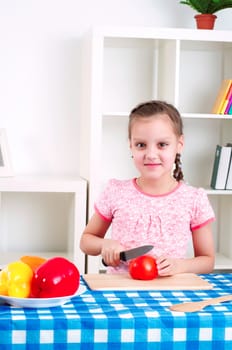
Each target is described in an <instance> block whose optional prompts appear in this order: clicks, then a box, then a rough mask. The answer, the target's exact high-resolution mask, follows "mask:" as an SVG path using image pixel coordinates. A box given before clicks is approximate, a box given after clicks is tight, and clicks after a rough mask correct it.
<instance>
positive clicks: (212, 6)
mask: <svg viewBox="0 0 232 350" xmlns="http://www.w3.org/2000/svg"><path fill="white" fill-rule="evenodd" d="M180 3H181V4H184V5H188V6H190V7H191V8H192V9H194V10H196V11H197V12H198V14H197V15H195V16H194V17H195V19H196V22H197V28H198V29H213V28H214V23H215V20H216V18H217V16H216V15H215V12H218V11H221V10H224V9H226V8H229V7H231V8H232V0H181V1H180Z"/></svg>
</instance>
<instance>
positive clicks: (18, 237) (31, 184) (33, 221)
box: [0, 176, 86, 272]
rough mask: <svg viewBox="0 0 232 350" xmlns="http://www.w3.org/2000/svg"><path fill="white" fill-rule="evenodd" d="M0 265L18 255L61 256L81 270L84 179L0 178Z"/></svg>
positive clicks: (84, 197) (82, 257)
mask: <svg viewBox="0 0 232 350" xmlns="http://www.w3.org/2000/svg"><path fill="white" fill-rule="evenodd" d="M0 199H1V207H0V209H1V210H0V229H1V241H0V264H1V265H2V264H6V263H7V262H9V261H10V260H11V259H13V258H14V259H19V258H20V256H22V255H40V256H43V257H45V258H48V257H51V256H58V255H59V256H65V257H67V258H69V259H70V260H72V261H74V262H75V263H76V264H77V266H78V268H79V269H80V271H81V272H84V271H85V256H84V254H83V253H82V252H81V251H80V249H79V240H80V236H81V233H82V232H83V230H84V227H85V225H86V181H85V180H83V179H80V178H68V177H61V178H55V177H42V176H41V177H26V176H25V177H24V176H22V177H20V176H19V177H17V176H16V177H12V178H1V179H0Z"/></svg>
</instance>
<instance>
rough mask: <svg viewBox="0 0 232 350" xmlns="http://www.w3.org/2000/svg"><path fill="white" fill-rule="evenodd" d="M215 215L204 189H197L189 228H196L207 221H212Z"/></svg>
mask: <svg viewBox="0 0 232 350" xmlns="http://www.w3.org/2000/svg"><path fill="white" fill-rule="evenodd" d="M214 220H215V215H214V211H213V208H212V206H211V204H210V201H209V199H208V196H207V193H206V192H205V190H204V189H202V188H199V189H198V190H197V196H196V200H195V203H194V210H193V217H192V220H191V230H193V231H194V230H197V229H199V228H201V227H202V226H204V225H206V224H207V223H208V222H211V221H214Z"/></svg>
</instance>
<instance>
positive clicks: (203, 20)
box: [194, 13, 217, 29]
mask: <svg viewBox="0 0 232 350" xmlns="http://www.w3.org/2000/svg"><path fill="white" fill-rule="evenodd" d="M194 18H195V19H196V23H197V29H213V28H214V23H215V20H216V18H217V16H215V15H213V14H210V13H207V14H199V15H196V16H194Z"/></svg>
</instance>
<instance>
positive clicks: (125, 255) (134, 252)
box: [102, 245, 154, 266]
mask: <svg viewBox="0 0 232 350" xmlns="http://www.w3.org/2000/svg"><path fill="white" fill-rule="evenodd" d="M153 248H154V246H153V245H143V246H140V247H137V248H132V249H129V250H124V251H122V252H120V254H119V256H120V260H122V261H128V260H131V259H134V258H137V257H138V256H141V255H144V254H146V253H148V252H149V251H150V250H152V249H153ZM102 263H103V265H105V266H107V265H106V263H105V262H104V260H103V259H102Z"/></svg>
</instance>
